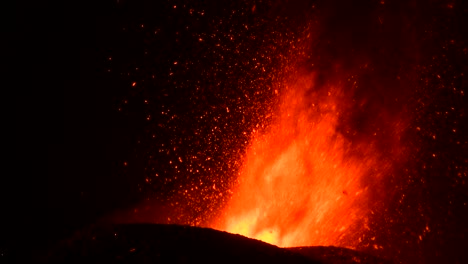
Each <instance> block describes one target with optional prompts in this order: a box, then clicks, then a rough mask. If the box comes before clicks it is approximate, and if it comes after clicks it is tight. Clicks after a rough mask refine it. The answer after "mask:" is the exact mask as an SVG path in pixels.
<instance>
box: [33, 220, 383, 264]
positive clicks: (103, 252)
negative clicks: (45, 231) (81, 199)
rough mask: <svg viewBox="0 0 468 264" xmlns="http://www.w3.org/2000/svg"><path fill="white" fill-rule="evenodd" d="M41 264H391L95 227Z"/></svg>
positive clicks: (238, 241) (318, 251) (168, 230)
mask: <svg viewBox="0 0 468 264" xmlns="http://www.w3.org/2000/svg"><path fill="white" fill-rule="evenodd" d="M33 260H34V261H35V262H40V263H387V262H384V261H383V260H381V259H378V258H376V257H372V256H369V255H366V254H363V253H361V252H357V251H354V250H350V249H343V248H336V247H304V248H280V247H277V246H274V245H270V244H268V243H265V242H262V241H259V240H255V239H250V238H247V237H244V236H241V235H236V234H231V233H227V232H222V231H217V230H213V229H209V228H200V227H191V226H181V225H161V224H123V225H110V226H92V227H88V228H85V229H82V230H81V231H79V232H77V233H75V234H74V235H73V236H72V237H71V238H68V239H65V240H62V241H60V242H59V243H57V244H56V245H55V246H53V247H51V248H49V249H48V250H46V251H43V252H39V253H37V254H35V255H34V256H33Z"/></svg>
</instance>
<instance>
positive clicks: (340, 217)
mask: <svg viewBox="0 0 468 264" xmlns="http://www.w3.org/2000/svg"><path fill="white" fill-rule="evenodd" d="M315 85H316V83H315V77H314V75H313V74H308V75H307V74H306V75H305V76H299V77H297V78H296V81H294V82H293V83H292V84H291V85H288V87H287V89H286V90H285V92H284V94H283V97H282V100H281V102H280V106H279V108H278V111H277V115H276V118H275V120H274V121H273V124H272V125H271V127H270V129H269V131H267V132H266V133H265V134H263V135H261V134H254V135H253V136H252V141H251V145H250V147H249V148H248V150H247V152H246V155H245V160H244V165H243V168H242V169H241V171H240V174H239V177H238V189H237V191H235V192H234V195H233V197H232V200H231V201H230V203H229V204H228V206H227V207H226V209H225V211H224V212H223V213H222V216H221V218H220V219H218V221H217V222H216V223H215V224H214V227H215V228H218V229H221V230H225V231H228V232H231V233H238V234H242V235H245V236H248V237H251V238H256V239H259V240H263V241H265V242H268V243H272V244H275V245H278V246H284V247H293V246H304V245H333V246H342V247H349V248H354V247H356V246H357V244H358V243H359V241H360V237H361V236H362V234H363V233H364V232H366V231H367V230H369V227H368V225H367V223H368V216H369V214H370V213H371V210H376V209H378V206H377V204H378V203H377V202H375V201H371V197H370V194H369V192H370V190H371V188H375V187H376V182H379V181H380V178H381V177H384V175H385V173H388V171H389V170H390V169H391V166H392V162H390V161H389V160H390V159H385V158H382V153H379V150H378V149H377V147H376V146H375V144H374V143H375V140H374V139H372V138H370V139H368V140H359V141H356V142H353V141H351V140H350V138H352V136H349V135H347V134H348V133H353V131H343V129H341V128H340V129H339V125H340V122H342V120H343V119H344V118H346V117H347V116H348V115H349V114H348V113H349V112H350V107H351V102H350V101H351V100H350V99H349V97H346V96H345V94H344V90H343V88H342V87H340V85H339V84H337V85H325V86H323V87H321V88H320V89H316V88H315V87H314V86H315ZM392 127H394V128H395V132H394V133H393V134H394V135H396V134H398V133H399V132H398V125H397V124H393V125H392ZM393 148H394V149H398V148H399V146H398V145H396V146H394V147H393ZM395 153H401V152H398V151H397V152H395ZM395 155H398V154H395ZM395 158H397V157H391V159H393V160H395Z"/></svg>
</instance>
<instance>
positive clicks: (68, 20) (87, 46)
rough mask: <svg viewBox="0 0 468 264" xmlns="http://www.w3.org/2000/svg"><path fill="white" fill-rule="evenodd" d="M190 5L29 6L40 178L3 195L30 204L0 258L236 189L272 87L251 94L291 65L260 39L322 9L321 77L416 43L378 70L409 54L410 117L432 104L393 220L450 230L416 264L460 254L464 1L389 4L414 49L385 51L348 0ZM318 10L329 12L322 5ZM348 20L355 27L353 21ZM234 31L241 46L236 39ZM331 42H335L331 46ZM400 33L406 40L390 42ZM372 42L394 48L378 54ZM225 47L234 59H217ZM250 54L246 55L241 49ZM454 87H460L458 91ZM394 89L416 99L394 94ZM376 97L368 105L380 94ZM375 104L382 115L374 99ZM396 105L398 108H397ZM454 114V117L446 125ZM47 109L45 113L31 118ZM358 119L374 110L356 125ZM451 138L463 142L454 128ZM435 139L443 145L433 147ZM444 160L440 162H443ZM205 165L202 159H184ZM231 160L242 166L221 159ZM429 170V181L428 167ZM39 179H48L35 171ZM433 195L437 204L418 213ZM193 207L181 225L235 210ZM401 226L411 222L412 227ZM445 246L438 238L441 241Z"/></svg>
mask: <svg viewBox="0 0 468 264" xmlns="http://www.w3.org/2000/svg"><path fill="white" fill-rule="evenodd" d="M130 2H131V3H130ZM189 2H190V1H126V0H121V1H120V2H119V1H117V2H116V1H104V2H102V3H100V4H96V3H93V5H92V6H88V5H86V4H85V3H78V2H77V3H74V4H66V5H65V4H63V6H61V7H60V8H59V10H61V11H60V12H51V8H52V7H57V6H52V5H51V6H46V5H45V4H43V3H35V5H36V6H26V5H24V6H23V7H22V8H20V9H19V11H18V12H19V15H18V18H19V22H20V23H19V24H20V27H24V28H25V29H26V32H27V33H26V34H24V35H23V36H21V37H20V38H19V39H20V40H21V42H22V45H24V46H25V47H26V49H25V51H24V54H29V55H27V56H25V57H27V58H29V60H31V58H34V59H33V60H31V62H30V64H29V65H30V68H31V69H33V73H32V74H31V75H30V77H31V78H30V79H31V80H28V81H27V83H28V84H27V85H28V86H30V87H36V88H34V89H32V91H31V92H30V93H29V94H28V96H27V98H28V99H22V96H23V95H19V97H18V98H19V99H18V102H20V100H27V102H28V104H29V106H33V107H27V109H28V110H26V111H25V112H27V113H28V116H32V118H31V120H34V121H31V123H28V124H26V125H24V123H22V124H21V125H20V126H21V127H23V126H24V129H22V130H23V131H29V130H33V131H37V133H35V135H36V136H37V138H30V139H28V140H27V143H25V144H24V145H25V146H24V148H25V149H28V148H30V147H31V146H34V147H33V150H32V152H31V155H28V156H29V157H28V159H31V156H32V157H33V158H32V159H33V160H34V161H33V162H31V165H32V164H34V167H35V168H33V169H32V172H31V173H27V174H28V176H27V178H28V179H29V178H31V179H30V180H28V184H26V185H23V183H22V182H23V180H22V179H21V178H22V176H21V173H17V175H19V176H21V177H15V178H14V179H13V180H11V183H10V181H7V182H8V184H5V185H4V186H11V185H14V186H22V187H19V188H16V187H14V188H12V189H10V192H11V190H14V192H15V193H16V194H27V195H29V194H32V195H31V198H30V199H28V200H29V201H26V202H21V203H20V202H13V203H12V202H10V201H11V200H16V199H19V197H20V195H15V196H11V195H9V194H8V193H9V192H5V193H7V195H5V196H6V197H3V198H2V200H3V203H5V205H4V208H6V212H8V213H7V214H5V215H6V224H3V225H2V234H4V235H2V241H1V242H2V251H4V252H8V251H9V250H11V249H12V248H16V246H17V245H26V246H27V247H28V246H29V245H31V244H35V243H40V244H42V245H47V243H42V241H44V240H46V241H48V243H49V242H53V241H56V240H57V239H59V238H63V237H66V236H68V235H70V234H71V233H72V232H73V231H75V230H77V229H79V228H81V227H83V226H86V225H89V224H92V223H95V222H96V221H97V220H98V219H100V218H101V217H103V216H106V215H108V214H110V213H112V212H114V211H115V210H124V209H128V208H133V207H134V206H136V204H138V203H139V202H141V201H142V200H144V199H147V198H151V199H154V200H155V201H158V202H161V203H167V202H168V201H169V202H171V199H176V200H177V199H179V198H180V194H181V190H182V189H187V188H193V187H194V186H199V185H197V184H199V182H203V183H204V186H210V188H204V187H203V188H202V187H200V191H199V193H198V194H199V196H206V197H212V196H213V195H215V191H214V190H213V189H215V188H211V186H213V185H216V186H218V188H220V189H221V190H218V191H221V192H226V190H228V189H229V186H230V185H229V181H230V180H232V178H230V176H226V175H234V174H235V173H236V172H237V171H238V169H239V164H237V163H234V162H233V161H232V160H235V159H236V157H239V156H240V155H241V154H239V153H241V152H242V150H243V149H244V148H245V147H246V145H247V140H248V139H249V137H248V135H246V134H245V133H244V131H247V130H249V129H250V128H252V127H254V126H255V125H256V124H258V123H260V122H263V123H264V124H266V125H267V124H268V118H265V116H266V115H267V113H268V112H269V111H271V109H272V107H273V105H274V102H275V97H274V92H273V91H274V90H272V89H265V90H261V91H260V92H259V89H258V88H257V89H255V87H258V86H260V85H264V84H265V83H266V84H267V86H268V84H269V83H274V80H273V79H271V75H269V73H270V72H274V71H275V65H277V64H279V63H280V60H281V59H280V58H283V57H281V56H279V57H275V56H270V54H273V53H272V50H269V49H264V43H265V42H269V41H273V40H274V39H277V37H278V35H281V36H291V37H292V38H295V36H293V35H287V33H290V32H291V31H293V30H292V29H293V28H300V27H299V26H298V24H301V23H302V22H304V21H306V20H307V19H309V13H308V12H310V14H313V15H314V16H312V15H311V17H314V18H318V19H322V21H325V22H324V23H322V24H321V25H322V26H323V28H322V29H321V33H320V34H321V35H320V36H321V37H322V38H321V39H320V38H319V40H318V41H317V42H314V44H313V45H315V47H316V48H317V49H319V50H320V51H321V52H322V54H321V56H318V55H314V56H315V57H313V59H312V60H315V61H316V64H317V65H320V66H322V68H321V69H320V70H322V71H323V72H325V73H324V76H325V77H327V76H328V77H330V76H332V75H327V73H326V72H327V70H328V69H329V67H331V66H330V65H329V61H333V60H334V61H340V59H339V58H340V56H341V57H347V54H348V52H350V50H353V52H354V53H353V54H354V56H351V57H347V58H349V59H343V61H340V62H342V63H343V65H345V67H346V63H349V64H350V65H352V64H353V63H357V62H358V61H359V58H360V54H362V55H363V56H372V55H379V54H382V52H388V51H391V48H389V47H393V46H396V47H403V46H405V43H407V44H406V45H414V46H411V47H409V48H408V49H398V48H396V49H395V50H394V51H392V52H393V53H391V52H389V53H387V55H386V56H388V57H384V59H381V60H377V59H375V60H374V61H373V62H374V63H381V64H385V63H386V61H388V62H389V65H387V66H386V67H380V68H379V69H380V70H382V71H386V70H392V69H394V68H395V67H400V66H394V65H393V64H391V63H393V62H394V61H392V57H393V56H400V57H404V56H408V57H411V58H408V59H407V60H408V61H410V63H411V65H417V67H415V68H417V74H418V77H417V78H416V79H418V81H417V83H419V85H420V87H423V88H421V89H422V90H424V89H427V91H418V93H417V95H419V96H421V100H420V101H418V102H422V103H423V104H425V107H422V106H421V105H417V106H415V108H414V109H420V110H418V111H419V112H418V114H417V118H415V119H414V121H413V122H414V123H413V125H412V127H415V128H416V127H422V128H423V132H421V133H422V135H421V136H420V137H418V138H417V140H418V142H419V143H418V146H420V147H419V149H418V151H417V154H415V156H414V157H415V160H414V161H413V163H411V162H410V164H411V165H409V166H410V169H413V170H414V171H413V172H414V175H415V176H414V177H415V178H414V179H412V180H407V179H402V178H396V179H395V181H396V183H394V182H392V184H396V186H405V188H406V189H405V190H404V192H405V193H406V194H407V197H408V199H410V201H409V202H408V203H407V204H406V207H404V208H402V207H401V206H400V205H398V204H394V203H393V204H392V203H390V205H389V208H390V209H389V212H387V214H389V215H390V216H389V219H394V220H396V222H398V221H399V220H401V219H402V218H401V217H400V218H399V217H395V218H392V216H391V214H392V212H398V213H399V214H405V215H408V217H412V216H410V215H411V214H412V212H415V211H418V210H419V211H418V212H423V213H426V214H427V215H429V216H430V217H434V218H437V220H434V222H435V223H437V224H436V225H435V226H438V228H439V230H440V233H437V231H434V232H433V233H432V234H433V235H432V236H433V237H431V239H430V240H428V241H429V242H427V245H424V246H420V247H415V248H417V249H419V250H423V251H422V253H421V252H420V254H419V255H424V254H425V253H426V252H427V251H429V250H432V251H437V250H439V253H440V254H441V255H443V256H445V255H447V254H448V253H447V252H449V251H450V250H455V251H460V250H462V248H463V245H466V243H467V239H466V236H467V227H466V225H465V224H462V223H464V221H465V220H467V205H466V203H467V202H468V198H467V193H468V190H467V183H466V181H467V179H468V178H467V177H468V176H467V173H468V165H467V163H468V142H467V137H466V135H467V134H468V131H467V129H468V128H467V116H466V115H467V112H466V110H467V109H466V93H467V92H468V91H467V81H466V74H468V68H467V64H466V61H467V58H468V57H467V49H468V42H467V38H466V37H467V36H468V33H467V27H466V26H463V25H466V24H468V22H467V21H466V17H467V7H466V4H462V2H463V1H427V4H426V3H424V1H412V2H411V3H414V5H415V6H416V8H414V7H413V6H411V4H408V5H406V4H402V5H399V4H392V3H393V2H394V1H388V3H385V4H386V5H387V6H388V7H387V9H385V11H382V12H388V13H389V14H392V16H390V17H394V18H395V17H402V18H408V21H410V22H412V23H414V24H412V25H411V29H405V30H406V31H405V30H404V32H403V33H401V32H400V31H398V30H391V29H387V31H385V32H386V33H388V34H390V35H392V34H393V35H394V36H399V37H402V38H403V37H405V36H406V35H405V34H407V35H411V36H412V37H414V39H413V40H412V41H408V40H407V39H395V38H385V37H380V38H379V39H378V40H377V41H374V40H373V39H374V38H373V35H366V34H367V33H368V32H373V33H375V32H377V30H376V29H374V28H372V25H369V26H368V25H367V24H366V17H365V16H366V15H369V17H371V16H372V15H373V14H375V12H377V11H375V10H377V9H378V6H379V3H378V2H377V1H374V2H375V3H374V2H373V1H367V2H366V3H363V4H362V6H351V5H343V6H341V7H340V4H339V3H340V1H335V2H334V4H323V3H322V1H310V2H305V3H302V2H301V1H291V2H288V1H274V2H273V3H264V2H262V1H253V2H255V3H256V5H255V8H253V6H254V5H253V4H252V3H249V1H239V2H236V3H230V4H227V3H219V1H193V2H198V3H189ZM385 2H387V1H385ZM315 4H316V5H317V9H312V5H315ZM450 5H452V7H450ZM314 8H315V7H314ZM320 8H322V9H320ZM335 8H336V9H335ZM36 10H44V12H36ZM77 10H78V11H79V12H76V11H77ZM232 10H237V11H238V12H237V13H232ZM316 10H318V11H316ZM349 10H353V11H355V12H354V13H353V12H349ZM379 10H380V9H379ZM379 12H380V11H379ZM412 12H413V13H412ZM353 14H358V15H353ZM359 14H363V16H360V15H359ZM413 15H414V17H416V18H417V19H414V21H413V20H411V19H410V18H411V17H413ZM31 17H34V18H37V20H36V21H37V22H36V23H35V22H34V21H31V19H30V18H31ZM27 18H28V19H27ZM278 18H279V19H278ZM361 18H362V19H363V20H362V21H359V19H361ZM346 19H354V20H353V21H354V22H352V23H351V22H350V23H348V22H347V21H346ZM356 19H358V20H356ZM220 21H223V22H224V23H220ZM395 21H396V22H395V23H397V22H398V19H395ZM357 26H362V27H361V29H362V30H357V29H356V27H357ZM390 27H391V26H390ZM395 28H397V29H401V28H404V25H395ZM412 29H414V32H413V31H411V30H412ZM353 30H356V31H355V35H354V37H356V36H358V37H357V38H359V39H357V40H355V41H350V42H349V43H347V44H348V45H343V47H342V46H340V45H338V44H337V43H342V42H346V41H349V40H348V39H347V38H346V37H345V36H347V35H346V34H348V33H349V31H353ZM353 32H354V31H353ZM216 34H218V35H217V37H213V35H216ZM231 37H232V38H234V39H235V41H233V42H231V41H230V40H229V39H230V38H231ZM284 38H286V39H287V37H284ZM324 39H327V40H328V41H329V42H328V44H324V43H325V41H324ZM389 39H391V40H390V42H391V43H393V44H394V45H393V44H392V45H391V44H388V45H389V46H385V45H386V44H385V43H386V41H388V40H389ZM321 40H323V42H321ZM366 40H368V41H366ZM452 40H454V42H451V41H452ZM330 41H331V43H332V44H329V43H330ZM379 41H380V42H379ZM286 42H288V41H287V40H285V41H284V42H279V43H277V46H276V48H277V50H275V53H274V54H277V55H278V54H280V55H283V54H285V52H286V50H287V44H286ZM333 43H335V44H333ZM366 43H367V44H366ZM368 43H370V44H368ZM375 43H378V44H381V45H382V46H384V48H382V49H380V50H379V49H378V48H375V49H374V47H373V46H372V45H373V44H375ZM402 43H403V44H402ZM219 44H221V46H222V47H223V49H222V50H219V51H218V50H217V47H218V46H217V45H219ZM21 47H23V46H21ZM238 49H240V50H242V52H240V53H238V52H237V51H236V50H238ZM369 50H372V51H369ZM382 50H383V51H382ZM413 51H416V52H415V53H413ZM356 54H357V55H356ZM388 54H390V55H388ZM408 54H410V55H411V56H409V55H408ZM413 56H414V57H413ZM252 57H256V58H258V63H259V65H261V66H263V67H264V68H265V69H266V71H265V72H266V73H264V72H262V71H258V72H257V71H256V68H254V64H253V63H252V61H251V59H252ZM29 60H28V61H29ZM395 61H396V60H395ZM395 63H396V64H398V62H395ZM350 67H351V66H350ZM403 68H404V67H403ZM408 68H410V67H408ZM415 68H412V69H415ZM399 69H400V70H401V68H399ZM382 75H385V74H384V73H382ZM453 76H457V78H455V77H453ZM36 80H37V81H36ZM39 83H40V84H41V85H39ZM25 85H26V84H25ZM368 85H372V81H369V83H368ZM441 87H442V88H441ZM443 87H457V88H458V92H457V93H455V92H453V90H451V89H446V90H444V89H443ZM460 91H464V92H465V96H464V97H460V96H459V94H460ZM398 92H404V91H395V93H398ZM385 93H386V94H392V93H387V92H385ZM357 96H359V95H357ZM366 96H367V98H371V99H372V96H378V92H375V94H373V95H372V94H371V95H370V96H369V95H366ZM145 100H146V101H145ZM416 101H417V100H416ZM18 105H19V104H18ZM239 106H241V107H244V109H243V110H242V111H238V112H236V113H232V112H231V114H230V115H226V114H225V112H226V109H235V108H237V107H239ZM369 107H370V108H371V109H372V107H373V105H371V106H369ZM388 107H389V109H390V110H391V107H399V105H396V106H395V105H391V106H388ZM418 107H419V108H418ZM451 107H456V108H457V111H454V112H450V114H448V113H447V114H446V115H444V113H445V112H446V111H448V110H447V109H450V108H451ZM19 108H21V107H19ZM36 108H38V109H40V110H37V111H35V110H34V109H36ZM23 111H24V109H21V110H18V112H23ZM231 111H232V110H231ZM415 111H416V110H415ZM359 118H362V116H359V115H356V119H359ZM371 121H372V120H371ZM371 121H369V120H368V122H371ZM15 122H19V121H15ZM453 129H456V130H457V131H459V132H458V133H456V134H453V133H452V132H451V131H452V130H453ZM218 130H219V131H218ZM363 130H365V128H363ZM217 131H218V132H217ZM364 134H365V133H364ZM434 134H437V139H438V140H433V138H432V137H433V135H434ZM22 138H24V137H22ZM30 141H31V142H30ZM457 142H460V143H457ZM18 149H19V148H18ZM18 149H17V150H16V151H17V152H15V153H18V157H21V158H20V159H23V156H24V153H21V151H19V150H18ZM429 153H430V154H429ZM432 153H435V154H436V155H437V157H440V158H437V159H432V157H430V156H432ZM426 154H427V155H426ZM194 156H197V157H198V159H200V161H194V162H192V163H189V162H183V161H185V160H187V158H189V157H194ZM34 157H36V158H34ZM233 157H234V158H233ZM227 159H231V161H229V162H225V161H226V160H227ZM178 160H179V161H180V162H179V163H177V162H178ZM173 163H177V166H175V167H174V164H173ZM422 164H424V166H428V167H429V168H430V172H427V171H421V170H420V169H419V166H420V165H422ZM36 165H37V166H36ZM39 168H40V169H39ZM37 170H40V171H43V173H40V174H38V173H37ZM197 170H198V173H195V171H197ZM188 171H191V172H193V175H192V176H188V177H185V178H184V176H182V175H186V174H184V172H188ZM406 173H407V174H411V173H408V172H406ZM25 174H26V173H25ZM156 174H157V175H158V176H156V177H155V175H156ZM30 175H37V177H34V176H30ZM39 175H40V176H39ZM213 175H224V176H222V177H215V176H213ZM415 182H416V183H415ZM419 182H424V184H421V183H419ZM398 184H400V185H398ZM421 186H422V187H421ZM7 188H9V187H7ZM16 190H18V191H16ZM397 192H398V191H397ZM174 197H176V198H174ZM421 197H424V199H425V204H422V205H421ZM412 198H414V200H413V201H414V202H412V201H411V199H412ZM186 199H187V200H188V201H185V202H183V201H181V204H183V205H182V208H185V210H186V211H188V212H189V213H188V214H189V216H185V217H181V219H179V221H180V222H188V223H200V222H201V223H203V222H204V221H206V219H204V218H207V219H209V218H210V217H213V214H214V212H215V211H216V210H217V209H219V208H220V207H221V206H222V205H223V202H224V200H223V199H219V200H217V201H211V202H210V203H209V204H208V206H206V207H207V208H211V209H212V210H213V211H214V212H213V213H212V214H210V213H208V214H207V213H206V212H205V211H203V210H201V209H200V208H201V207H202V206H203V205H206V204H204V203H205V202H203V201H200V198H199V197H189V198H186ZM178 201H179V200H178ZM415 208H416V209H415ZM417 208H420V209H417ZM421 208H422V209H421ZM392 210H393V211H392ZM440 215H447V217H444V216H442V217H441V216H440ZM401 223H402V225H404V221H401ZM419 224H420V223H416V224H415V225H419ZM395 226H396V225H392V224H388V225H383V227H382V228H387V227H388V228H390V229H391V228H393V229H392V230H393V231H395V232H397V231H398V232H402V233H405V232H407V233H409V235H408V236H411V234H410V233H411V232H412V230H411V226H410V227H408V228H406V229H405V228H402V227H395ZM10 227H11V228H10ZM408 229H409V230H408ZM376 232H382V233H385V232H386V231H382V230H378V231H376ZM455 233H457V235H455ZM381 237H383V238H385V239H388V241H390V242H391V243H400V242H401V241H400V240H399V239H400V238H401V237H403V238H404V237H405V236H401V237H400V236H391V235H389V234H388V232H387V233H386V235H382V236H381ZM439 240H440V241H442V242H440V243H439V244H437V243H433V241H439ZM454 240H456V241H458V242H453V241H454ZM431 241H432V244H431ZM444 243H445V244H444ZM12 245H13V246H12ZM450 254H452V253H450ZM453 254H455V255H456V256H455V257H453V259H450V258H449V260H451V261H453V260H455V259H462V257H465V259H466V255H465V256H462V254H461V253H460V252H454V253H453ZM457 254H459V255H458V256H460V257H459V258H458V257H457Z"/></svg>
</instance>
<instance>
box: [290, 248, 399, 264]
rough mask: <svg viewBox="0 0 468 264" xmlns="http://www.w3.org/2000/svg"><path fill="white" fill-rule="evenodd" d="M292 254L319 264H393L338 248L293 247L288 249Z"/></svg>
mask: <svg viewBox="0 0 468 264" xmlns="http://www.w3.org/2000/svg"><path fill="white" fill-rule="evenodd" d="M288 249H289V250H291V251H292V252H296V253H299V254H301V255H303V256H306V257H308V258H309V259H311V260H314V261H318V262H320V263H324V264H325V263H334V264H344V263H369V264H370V263H381V264H390V263H393V262H392V261H389V260H383V259H380V258H377V257H375V256H372V255H368V254H365V253H362V252H359V251H355V250H351V249H347V248H339V247H322V246H316V247H294V248H288Z"/></svg>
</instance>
